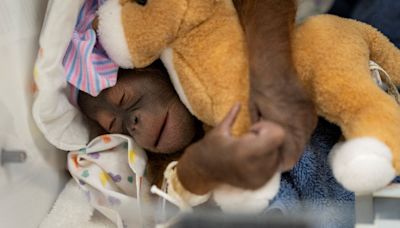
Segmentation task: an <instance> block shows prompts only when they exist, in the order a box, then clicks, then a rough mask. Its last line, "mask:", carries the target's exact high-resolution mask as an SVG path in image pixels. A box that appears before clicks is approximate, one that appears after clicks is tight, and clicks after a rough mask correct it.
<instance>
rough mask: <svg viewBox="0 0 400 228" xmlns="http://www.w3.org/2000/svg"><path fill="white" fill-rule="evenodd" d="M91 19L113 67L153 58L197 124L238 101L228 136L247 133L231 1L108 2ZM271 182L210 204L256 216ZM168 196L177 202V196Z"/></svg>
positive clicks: (220, 192) (274, 185) (220, 193)
mask: <svg viewBox="0 0 400 228" xmlns="http://www.w3.org/2000/svg"><path fill="white" fill-rule="evenodd" d="M98 14H99V22H98V33H99V38H100V41H101V43H102V45H103V46H104V48H105V49H106V51H107V54H108V55H109V56H110V57H111V58H112V59H113V60H114V61H115V62H116V63H117V64H119V65H120V66H122V67H125V68H133V67H139V68H140V67H145V66H147V65H149V64H150V63H152V62H153V61H154V60H156V59H158V58H161V60H162V61H163V63H164V65H165V67H166V68H167V70H168V72H169V74H170V77H171V81H172V83H173V85H174V87H175V89H176V91H177V92H178V95H179V97H180V98H181V100H182V101H183V103H184V104H185V105H186V107H187V108H188V109H189V111H190V112H191V113H192V114H193V115H195V116H196V117H197V118H198V119H199V120H201V121H202V122H203V123H205V124H206V125H209V126H215V125H216V124H217V123H219V122H220V121H221V120H222V119H223V117H224V116H225V115H226V114H227V113H228V111H229V110H230V109H231V107H232V106H233V105H234V104H235V103H236V102H238V101H239V102H240V103H241V104H242V106H241V112H240V113H239V116H238V118H237V120H236V122H235V124H234V126H233V128H232V130H233V134H235V135H240V134H241V133H244V132H246V131H247V130H248V128H249V125H250V117H249V111H248V105H247V104H248V97H249V78H248V57H247V52H246V43H245V38H244V33H243V31H242V27H241V25H240V22H239V19H238V16H237V13H236V10H235V8H234V5H233V3H232V1H231V0H201V1H199V0H189V1H187V0H152V1H119V0H109V1H107V2H105V3H104V5H102V6H101V7H100V9H99V12H98ZM169 176H171V178H173V175H169ZM279 181H280V175H279V173H277V174H275V175H274V177H273V178H272V179H271V181H270V182H268V183H267V184H266V185H265V186H264V187H262V188H261V189H260V190H258V191H256V192H254V191H244V190H242V189H238V188H233V187H231V186H227V185H224V186H221V187H220V188H218V189H217V190H215V192H214V199H215V201H217V203H218V204H219V205H220V206H221V207H222V209H223V210H225V211H238V210H241V211H247V212H255V211H260V210H262V209H263V208H265V206H266V205H268V201H269V200H270V199H271V198H273V196H274V195H275V194H276V193H277V191H278V187H279ZM179 186H180V185H179ZM171 191H172V190H171ZM171 191H170V192H171ZM176 191H178V192H180V193H179V194H176V195H177V197H178V195H180V196H182V195H185V194H183V192H182V191H180V190H178V189H176ZM188 195H189V196H190V197H191V196H193V195H190V194H188ZM190 197H186V198H190ZM200 198H201V197H200ZM201 199H203V198H201ZM233 199H236V201H235V200H233ZM190 201H193V200H190ZM194 201H197V203H198V202H200V201H202V200H194ZM197 203H193V204H197ZM238 206H241V207H238Z"/></svg>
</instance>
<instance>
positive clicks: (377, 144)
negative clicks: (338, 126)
mask: <svg viewBox="0 0 400 228" xmlns="http://www.w3.org/2000/svg"><path fill="white" fill-rule="evenodd" d="M329 162H330V164H331V166H332V170H333V174H334V176H335V177H336V179H337V180H339V182H340V183H341V184H343V186H344V187H346V188H347V189H348V190H350V191H354V192H357V193H363V192H371V191H375V190H378V189H380V188H382V187H384V186H386V185H387V184H388V183H390V181H392V180H393V178H394V177H395V170H394V168H393V166H392V154H391V151H390V149H389V148H388V147H387V146H386V145H385V144H384V143H382V142H381V141H379V140H377V139H376V138H372V137H362V138H356V139H351V140H348V141H346V142H344V143H338V144H337V145H335V147H334V148H333V149H332V151H331V153H330V156H329Z"/></svg>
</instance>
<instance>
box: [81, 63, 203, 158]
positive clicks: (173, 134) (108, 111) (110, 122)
mask: <svg viewBox="0 0 400 228" xmlns="http://www.w3.org/2000/svg"><path fill="white" fill-rule="evenodd" d="M78 103H79V105H80V107H81V110H82V111H83V112H84V113H85V114H86V115H87V116H88V117H89V118H90V119H92V120H94V121H96V122H97V123H98V124H99V125H100V126H101V127H102V128H104V129H105V130H106V131H107V132H109V133H120V134H127V135H130V136H132V137H133V139H134V140H135V141H136V142H137V144H138V145H139V146H141V147H143V148H144V149H147V150H149V151H151V152H159V153H173V152H177V151H180V150H182V149H183V148H184V147H186V146H187V145H189V144H190V142H191V141H192V140H193V138H194V136H195V133H196V124H195V123H196V120H195V118H194V117H193V116H192V115H191V114H190V113H189V111H188V110H187V109H186V107H185V106H184V105H183V103H182V102H181V101H180V100H179V97H178V96H177V94H176V93H175V91H174V89H173V87H172V85H171V83H170V82H169V80H168V76H167V75H165V73H163V72H162V71H161V70H158V69H152V68H150V69H149V68H145V69H143V70H120V72H119V76H118V82H117V83H116V85H115V86H114V87H111V88H108V89H106V90H104V91H102V92H101V93H100V94H99V95H98V96H97V97H92V96H90V95H88V94H86V93H80V95H79V101H78Z"/></svg>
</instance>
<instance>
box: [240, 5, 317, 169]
mask: <svg viewBox="0 0 400 228" xmlns="http://www.w3.org/2000/svg"><path fill="white" fill-rule="evenodd" d="M234 4H235V7H236V9H237V10H238V13H239V17H240V21H241V23H242V26H243V28H244V31H245V36H246V40H247V43H248V49H249V61H250V102H249V105H250V111H251V115H252V116H251V117H252V121H253V122H256V121H258V120H259V119H264V120H269V121H273V122H276V123H278V124H280V125H281V126H283V127H284V129H285V131H286V138H285V140H284V143H283V145H282V146H281V148H280V151H281V153H280V156H281V162H282V164H283V169H284V170H288V169H291V168H292V167H293V166H294V165H295V163H296V162H297V161H298V159H299V158H300V156H301V154H302V151H303V149H304V147H305V144H306V143H307V141H308V140H309V138H310V135H311V133H312V131H313V129H314V127H315V125H316V115H315V111H314V107H313V105H312V103H311V101H310V100H309V98H308V97H307V95H306V93H305V91H303V88H302V87H301V85H300V83H299V81H298V79H297V76H296V70H295V68H294V66H293V60H292V55H291V42H290V38H291V36H292V32H293V29H294V22H295V14H296V3H295V1H294V0H234ZM270 172H271V173H273V172H275V170H271V171H270Z"/></svg>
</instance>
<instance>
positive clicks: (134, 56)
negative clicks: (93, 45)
mask: <svg viewBox="0 0 400 228" xmlns="http://www.w3.org/2000/svg"><path fill="white" fill-rule="evenodd" d="M186 8H187V2H186V1H183V0H152V1H139V0H138V1H119V0H108V1H107V2H105V3H104V4H103V5H102V6H101V7H100V9H99V11H98V14H99V29H98V33H99V38H100V41H101V43H102V45H103V46H104V49H105V50H106V52H107V54H108V55H109V56H110V57H111V59H113V60H114V61H115V62H116V63H117V64H118V65H120V66H121V67H123V68H133V67H146V66H148V65H149V64H151V63H152V62H154V61H155V60H156V59H158V58H159V56H160V54H161V52H162V51H163V50H164V49H165V48H166V47H167V46H168V45H169V44H170V43H172V42H173V41H174V39H175V38H176V36H177V33H178V31H179V26H180V25H181V23H182V20H183V16H184V14H185V11H186Z"/></svg>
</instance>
